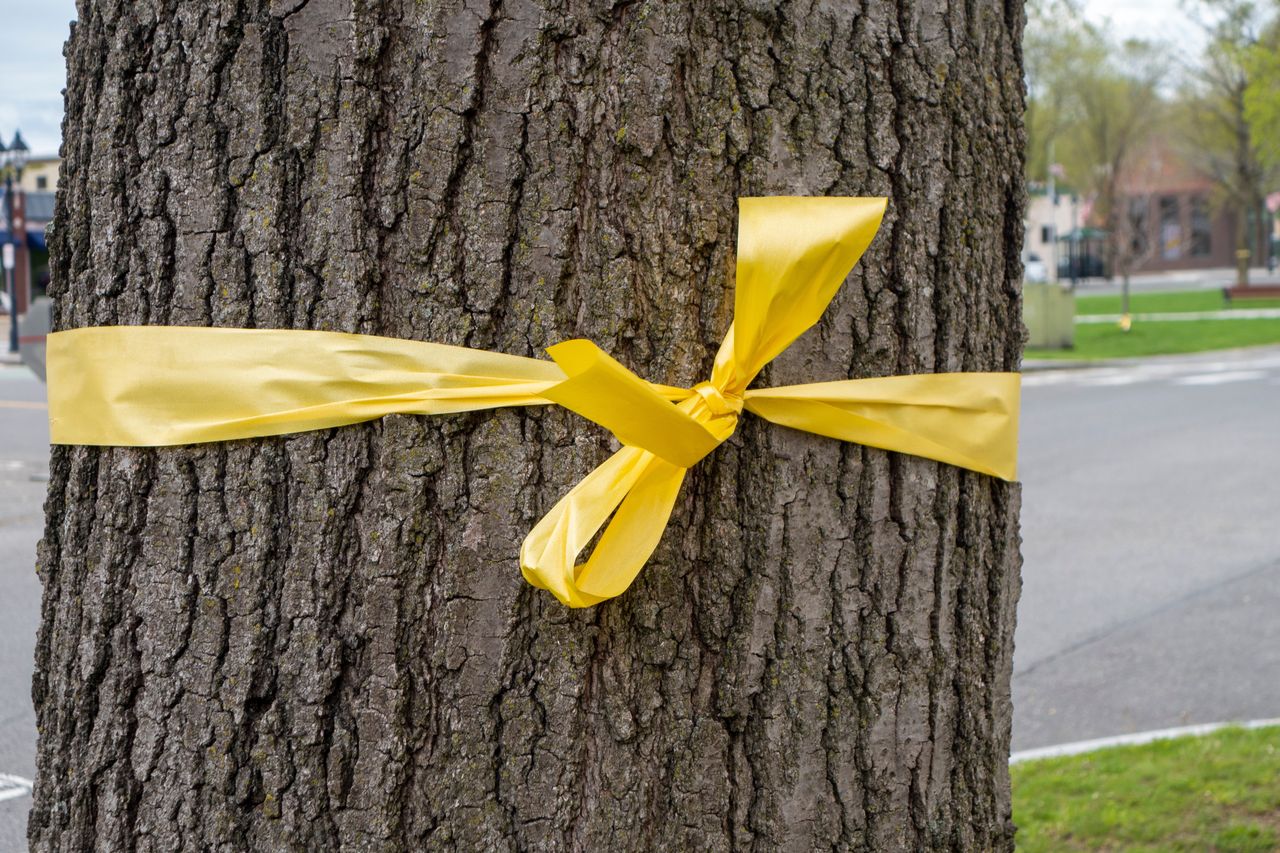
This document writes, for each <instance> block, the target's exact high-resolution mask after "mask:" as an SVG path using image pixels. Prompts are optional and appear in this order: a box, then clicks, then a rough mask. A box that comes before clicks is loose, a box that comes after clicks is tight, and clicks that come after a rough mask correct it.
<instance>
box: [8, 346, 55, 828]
mask: <svg viewBox="0 0 1280 853" xmlns="http://www.w3.org/2000/svg"><path fill="white" fill-rule="evenodd" d="M46 416H47V412H46V411H45V409H44V386H43V385H41V384H40V383H38V382H37V381H36V380H35V379H34V377H32V376H31V374H30V373H29V372H28V371H27V370H26V369H24V368H17V367H8V366H5V365H0V851H3V853H10V851H22V850H26V849H27V848H26V817H27V809H28V808H30V805H31V799H30V797H28V796H8V798H5V797H6V796H7V795H10V794H14V793H20V792H19V791H18V789H17V788H15V787H13V786H12V785H11V784H6V780H5V778H4V777H5V776H17V777H19V778H21V779H25V780H30V779H31V778H32V775H33V774H34V771H35V747H36V720H35V714H34V712H33V711H32V708H31V664H32V655H33V649H34V647H35V637H36V628H37V627H38V626H39V624H40V581H39V579H38V578H37V577H36V573H35V557H36V541H37V540H38V539H39V538H40V533H41V530H42V526H43V521H42V518H43V510H42V507H43V504H44V493H45V477H46V474H47V471H48V457H49V427H48V422H47V419H46Z"/></svg>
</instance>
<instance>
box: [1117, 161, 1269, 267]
mask: <svg viewBox="0 0 1280 853" xmlns="http://www.w3.org/2000/svg"><path fill="white" fill-rule="evenodd" d="M1120 192H1121V197H1120V199H1119V210H1118V213H1119V216H1120V225H1121V228H1122V234H1123V235H1124V239H1125V241H1126V242H1125V243H1124V245H1122V246H1121V247H1120V249H1119V254H1120V255H1121V256H1123V257H1125V258H1126V259H1127V260H1128V262H1129V265H1130V272H1133V273H1144V272H1169V271H1173V270H1197V269H1210V268H1222V267H1233V266H1235V265H1236V257H1235V251H1236V242H1235V241H1236V220H1237V213H1236V211H1234V210H1229V209H1226V208H1225V207H1224V206H1223V205H1220V204H1217V203H1215V202H1216V196H1215V184H1214V182H1213V181H1212V180H1211V179H1209V178H1207V177H1205V176H1204V175H1203V174H1201V173H1199V172H1198V171H1196V169H1195V168H1194V167H1193V166H1192V165H1191V164H1190V163H1188V162H1187V160H1186V158H1184V157H1183V156H1181V155H1180V154H1179V153H1178V152H1177V151H1176V150H1175V149H1174V148H1173V147H1171V146H1169V145H1167V144H1164V143H1155V144H1153V145H1151V146H1150V147H1149V148H1147V149H1146V151H1144V152H1143V154H1142V155H1141V156H1139V157H1136V158H1134V160H1133V165H1132V166H1130V167H1129V168H1127V169H1126V171H1125V174H1124V175H1123V176H1122V178H1121V181H1120ZM1256 231H1257V229H1256V228H1250V229H1249V232H1248V233H1250V234H1251V235H1252V234H1254V233H1256ZM1251 248H1252V250H1253V252H1254V255H1253V257H1254V258H1255V259H1257V260H1255V263H1256V262H1259V261H1260V260H1261V259H1262V258H1265V256H1266V255H1265V247H1259V246H1254V247H1251ZM1112 272H1113V274H1118V273H1119V272H1120V271H1119V270H1113V271H1112Z"/></svg>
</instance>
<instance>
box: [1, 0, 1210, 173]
mask: <svg viewBox="0 0 1280 853" xmlns="http://www.w3.org/2000/svg"><path fill="white" fill-rule="evenodd" d="M1085 10H1086V14H1087V15H1088V16H1089V17H1090V18H1091V19H1093V20H1096V21H1099V22H1100V21H1101V20H1102V19H1104V18H1110V20H1111V22H1112V24H1113V26H1114V28H1115V32H1116V34H1117V35H1118V36H1120V37H1122V38H1123V37H1131V36H1132V37H1141V38H1159V39H1163V40H1165V41H1167V42H1169V43H1170V44H1171V45H1173V46H1174V47H1175V48H1178V49H1180V50H1181V51H1183V52H1184V53H1186V54H1187V55H1192V56H1193V55H1194V54H1196V53H1197V52H1198V50H1197V47H1198V45H1199V43H1200V37H1199V34H1198V32H1197V30H1196V28H1195V26H1194V25H1192V24H1191V23H1190V21H1189V20H1188V19H1187V16H1186V14H1185V13H1184V12H1183V10H1182V8H1181V7H1180V6H1179V4H1178V0H1085ZM75 15H76V10H75V2H74V0H0V135H2V136H3V139H4V142H5V144H6V145H7V144H8V143H9V141H10V140H11V139H12V138H13V131H14V128H15V127H19V128H21V129H22V135H23V136H24V137H25V138H26V140H27V143H28V144H29V145H30V146H31V148H32V150H33V151H34V152H35V153H36V154H56V153H57V151H58V140H59V138H60V126H61V123H62V87H63V85H64V81H65V73H64V71H63V65H62V44H63V42H64V41H66V38H67V34H68V24H69V22H70V21H71V20H72V19H73V18H74V17H75Z"/></svg>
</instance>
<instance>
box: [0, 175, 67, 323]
mask: <svg viewBox="0 0 1280 853" xmlns="http://www.w3.org/2000/svg"><path fill="white" fill-rule="evenodd" d="M22 177H23V184H25V183H26V177H27V176H26V174H25V172H24V173H23V176H22ZM14 189H15V192H14V194H13V202H14V205H13V223H12V226H10V223H8V222H6V221H5V220H4V219H3V218H2V217H3V216H4V212H5V211H7V210H8V206H7V202H8V199H7V198H6V197H5V192H4V185H3V184H0V243H7V242H8V241H9V239H10V233H9V232H10V227H12V228H13V232H14V233H13V236H14V238H15V242H16V247H15V248H16V249H17V251H16V256H15V258H14V260H15V266H14V271H13V272H14V285H15V288H16V290H17V295H18V306H17V308H18V314H19V315H22V314H24V313H26V310H27V306H28V305H30V304H31V300H32V299H35V298H36V297H38V296H43V295H45V288H46V287H47V286H48V283H49V248H48V246H47V245H46V243H45V238H44V235H45V229H46V228H47V227H48V225H49V223H50V222H51V221H53V201H54V194H53V193H52V192H18V191H17V188H16V187H15V188H14Z"/></svg>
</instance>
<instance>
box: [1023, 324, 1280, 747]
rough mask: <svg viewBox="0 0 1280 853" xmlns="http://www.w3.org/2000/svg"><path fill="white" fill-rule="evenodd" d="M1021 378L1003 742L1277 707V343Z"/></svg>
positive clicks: (1040, 742)
mask: <svg viewBox="0 0 1280 853" xmlns="http://www.w3.org/2000/svg"><path fill="white" fill-rule="evenodd" d="M1023 386H1024V387H1023V397H1022V411H1023V416H1022V446H1021V454H1020V460H1019V461H1020V466H1019V467H1020V472H1019V473H1020V475H1021V478H1022V481H1023V493H1022V525H1023V557H1024V566H1023V591H1022V601H1021V603H1020V605H1019V608H1018V631H1017V634H1016V642H1017V648H1016V651H1015V652H1014V658H1013V661H1014V676H1013V701H1014V725H1013V748H1014V749H1015V750H1019V749H1028V748H1031V747H1038V746H1046V745H1050V744H1057V743H1064V742H1069V741H1076V740H1084V739H1088V738H1094V737H1103V736H1109V735H1114V734H1123V733H1127V732H1134V731H1143V730H1147V729H1153V728H1163V727H1167V726H1177V725H1184V724H1189V723H1201V722H1214V721H1218V720H1225V719H1248V718H1264V717H1277V716H1280V348H1267V349H1262V350H1253V351H1239V352H1237V353H1231V354H1217V355H1202V356H1196V357H1178V358H1168V359H1155V360H1152V361H1149V362H1146V363H1144V364H1143V365H1141V366H1137V367H1133V366H1124V367H1116V368H1095V369H1091V370H1070V371H1047V372H1040V373H1032V374H1027V376H1026V377H1025V378H1024V381H1023Z"/></svg>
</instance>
